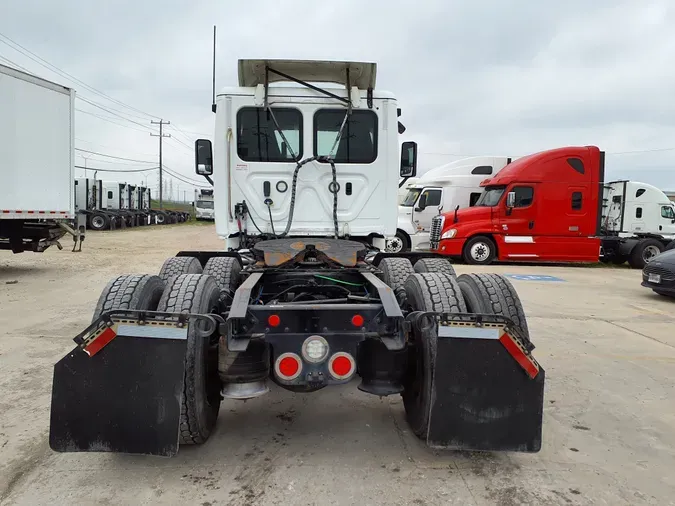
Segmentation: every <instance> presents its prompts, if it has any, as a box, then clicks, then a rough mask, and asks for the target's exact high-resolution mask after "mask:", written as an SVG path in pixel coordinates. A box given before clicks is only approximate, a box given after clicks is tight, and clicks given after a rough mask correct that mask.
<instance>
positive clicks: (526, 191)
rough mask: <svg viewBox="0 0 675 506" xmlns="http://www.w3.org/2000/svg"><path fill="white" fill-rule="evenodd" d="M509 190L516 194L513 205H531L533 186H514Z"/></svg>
mask: <svg viewBox="0 0 675 506" xmlns="http://www.w3.org/2000/svg"><path fill="white" fill-rule="evenodd" d="M511 191H513V192H515V194H516V203H515V206H514V207H528V206H531V205H532V200H533V199H534V188H532V187H531V186H515V187H514V188H513V190H511Z"/></svg>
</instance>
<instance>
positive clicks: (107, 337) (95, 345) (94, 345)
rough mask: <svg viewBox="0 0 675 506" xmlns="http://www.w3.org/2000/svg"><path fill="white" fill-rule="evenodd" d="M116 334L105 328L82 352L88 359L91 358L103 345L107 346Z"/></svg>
mask: <svg viewBox="0 0 675 506" xmlns="http://www.w3.org/2000/svg"><path fill="white" fill-rule="evenodd" d="M116 336H117V334H116V333H115V331H114V330H113V329H111V328H110V327H107V328H106V329H105V330H104V331H103V332H101V333H100V334H99V335H98V336H97V337H95V338H94V340H93V341H91V342H90V343H89V344H88V345H87V346H86V347H85V348H84V352H85V353H86V354H87V355H89V356H90V357H93V356H94V355H96V354H97V353H98V352H99V351H101V349H103V347H104V346H105V345H107V344H108V343H109V342H110V341H112V340H113V339H115V337H116Z"/></svg>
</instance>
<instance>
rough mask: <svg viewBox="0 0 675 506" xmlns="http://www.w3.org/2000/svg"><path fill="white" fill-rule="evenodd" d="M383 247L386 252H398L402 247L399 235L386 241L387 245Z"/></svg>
mask: <svg viewBox="0 0 675 506" xmlns="http://www.w3.org/2000/svg"><path fill="white" fill-rule="evenodd" d="M385 249H386V251H387V253H400V252H401V250H402V249H403V241H402V240H401V238H400V237H392V238H391V239H389V240H388V241H387V247H386V248H385Z"/></svg>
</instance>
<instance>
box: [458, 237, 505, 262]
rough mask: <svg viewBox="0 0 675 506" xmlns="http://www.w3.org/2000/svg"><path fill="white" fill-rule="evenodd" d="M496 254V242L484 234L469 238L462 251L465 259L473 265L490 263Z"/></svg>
mask: <svg viewBox="0 0 675 506" xmlns="http://www.w3.org/2000/svg"><path fill="white" fill-rule="evenodd" d="M496 256H497V246H496V245H495V242H494V241H493V240H492V239H490V238H489V237H487V236H484V235H477V236H476V237H472V238H471V239H469V240H468V241H467V243H466V245H465V246H464V251H463V252H462V257H463V258H464V261H465V262H466V263H467V264H471V265H489V264H491V263H492V262H493V261H494V259H495V257H496Z"/></svg>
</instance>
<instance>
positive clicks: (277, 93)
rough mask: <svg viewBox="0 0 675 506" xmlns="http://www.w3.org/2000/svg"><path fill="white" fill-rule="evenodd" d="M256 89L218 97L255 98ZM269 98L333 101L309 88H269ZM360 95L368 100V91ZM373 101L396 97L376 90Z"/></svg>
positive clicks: (232, 89) (229, 90) (224, 91)
mask: <svg viewBox="0 0 675 506" xmlns="http://www.w3.org/2000/svg"><path fill="white" fill-rule="evenodd" d="M255 91H256V89H255V88H245V87H241V86H226V87H224V88H221V89H220V90H219V91H218V95H217V97H224V96H240V97H253V96H255ZM330 92H331V93H333V94H335V95H337V96H339V97H344V98H347V97H348V96H349V95H348V94H347V92H346V90H345V89H344V88H330ZM268 94H269V97H270V98H274V97H278V98H284V97H318V98H324V99H326V100H331V99H330V98H328V97H326V96H325V95H323V94H322V93H319V92H318V91H315V90H311V89H309V88H305V87H302V86H297V87H296V86H270V87H269V92H268ZM359 94H360V95H361V98H362V99H363V100H365V99H366V98H367V91H366V90H359ZM373 99H374V100H396V95H394V94H393V93H392V92H390V91H386V90H374V91H373Z"/></svg>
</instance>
